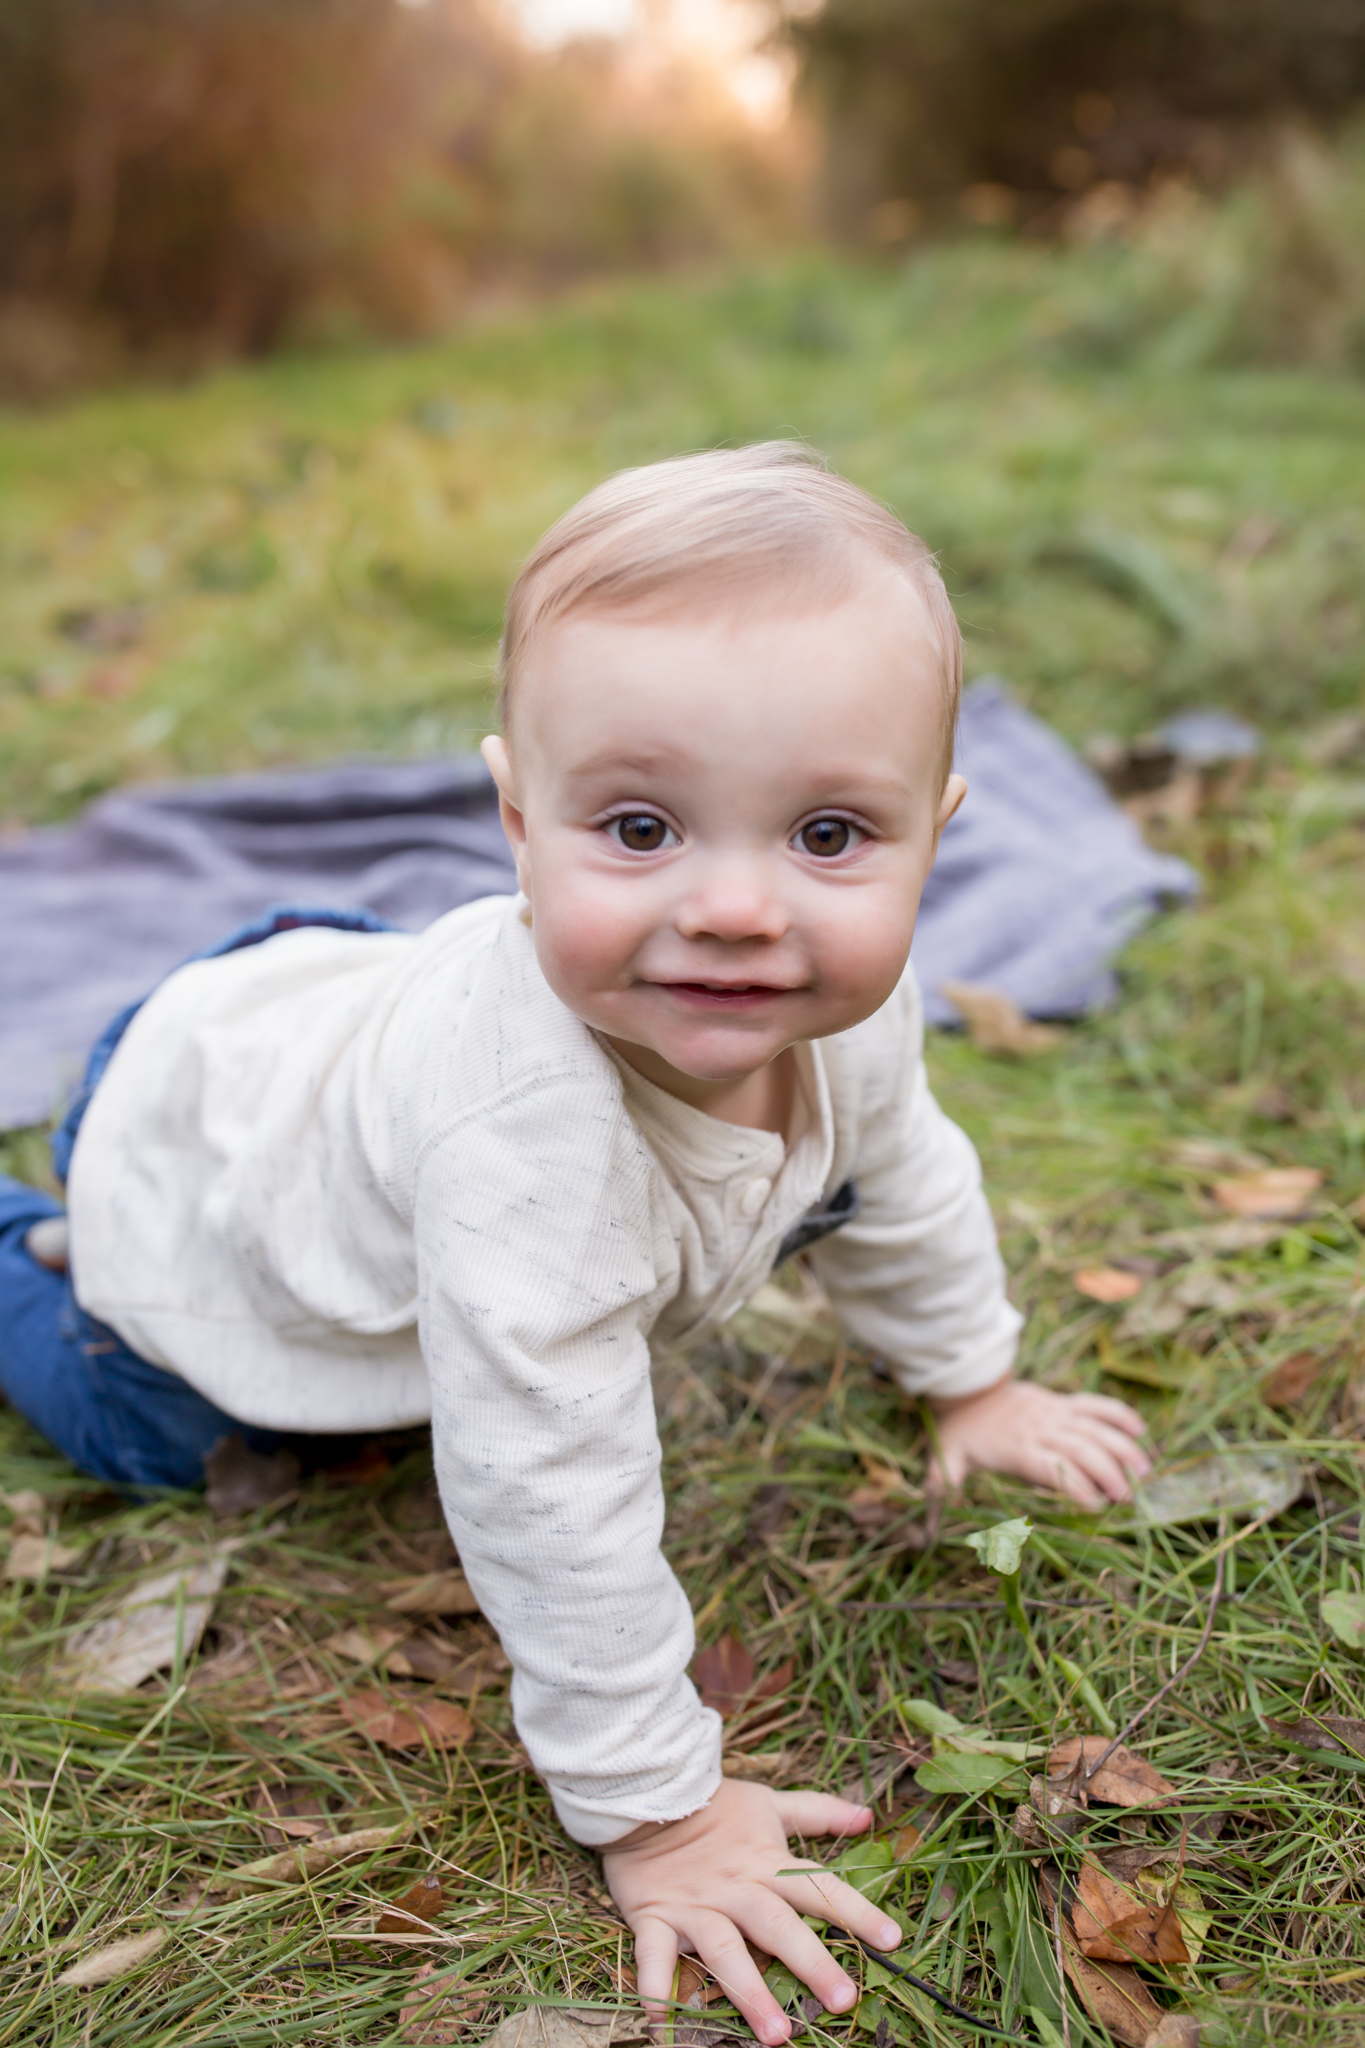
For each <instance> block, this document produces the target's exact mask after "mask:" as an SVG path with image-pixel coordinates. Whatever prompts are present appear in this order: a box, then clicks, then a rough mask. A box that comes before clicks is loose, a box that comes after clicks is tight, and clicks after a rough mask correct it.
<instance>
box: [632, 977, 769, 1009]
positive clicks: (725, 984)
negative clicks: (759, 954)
mask: <svg viewBox="0 0 1365 2048" xmlns="http://www.w3.org/2000/svg"><path fill="white" fill-rule="evenodd" d="M658 986H660V987H662V988H665V989H667V991H668V993H669V994H670V995H672V996H676V997H677V998H678V999H679V1001H681V1002H684V1003H692V1004H696V1005H697V1006H698V1007H700V1008H704V1009H720V1010H751V1009H757V1008H758V1006H759V1005H760V1004H763V1003H771V1002H775V1001H776V1000H777V998H778V997H779V996H785V995H790V994H791V990H790V989H787V988H780V987H776V986H774V984H773V983H772V982H767V981H738V982H736V981H666V982H661V983H659V984H658Z"/></svg>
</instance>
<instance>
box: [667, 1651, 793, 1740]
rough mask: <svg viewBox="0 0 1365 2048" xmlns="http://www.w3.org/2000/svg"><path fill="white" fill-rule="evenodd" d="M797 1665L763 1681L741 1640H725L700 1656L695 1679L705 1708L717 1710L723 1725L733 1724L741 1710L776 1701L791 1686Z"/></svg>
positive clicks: (694, 1668)
mask: <svg viewBox="0 0 1365 2048" xmlns="http://www.w3.org/2000/svg"><path fill="white" fill-rule="evenodd" d="M795 1668H796V1667H795V1666H794V1665H793V1664H790V1663H787V1664H780V1665H779V1666H778V1668H777V1670H776V1671H769V1672H768V1673H766V1675H765V1676H764V1677H762V1678H759V1677H758V1675H757V1667H756V1666H755V1664H754V1660H753V1658H752V1657H751V1656H750V1655H749V1652H748V1651H747V1650H746V1649H745V1647H744V1645H743V1643H741V1642H740V1640H739V1638H738V1636H732V1635H726V1636H722V1637H721V1639H720V1641H719V1642H717V1643H708V1644H707V1646H706V1648H705V1649H704V1650H699V1651H698V1652H697V1655H696V1658H695V1660H694V1662H693V1665H692V1677H693V1680H694V1682H695V1684H696V1687H697V1690H698V1692H699V1693H700V1694H701V1698H702V1705H703V1706H706V1707H714V1708H715V1710H716V1712H717V1713H718V1714H719V1715H720V1717H721V1719H722V1721H730V1720H733V1719H734V1717H735V1715H736V1714H737V1713H738V1712H739V1710H740V1708H741V1707H745V1706H755V1705H757V1704H758V1703H759V1702H761V1701H763V1700H770V1699H774V1698H775V1697H776V1696H777V1694H778V1693H780V1692H783V1691H784V1690H785V1689H786V1687H787V1686H788V1685H790V1683H791V1679H792V1673H793V1671H794V1670H795Z"/></svg>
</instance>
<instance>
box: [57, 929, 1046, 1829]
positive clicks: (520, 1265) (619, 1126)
mask: <svg viewBox="0 0 1365 2048" xmlns="http://www.w3.org/2000/svg"><path fill="white" fill-rule="evenodd" d="M523 909H524V906H522V905H521V904H520V903H519V901H518V899H515V898H508V897H495V898H490V899H486V900H484V901H482V902H478V903H474V904H471V905H469V906H467V907H466V908H465V909H462V910H457V911H452V912H451V913H450V915H449V916H447V917H443V918H441V919H440V920H439V921H438V922H437V923H436V924H434V925H432V926H431V927H430V928H429V929H428V930H427V931H425V932H423V933H422V934H420V935H419V936H416V937H414V936H411V935H409V934H406V933H394V934H387V933H383V934H373V933H349V932H338V931H334V930H330V929H321V928H304V929H301V930H298V931H291V932H287V933H283V934H281V935H279V936H278V937H275V938H273V939H271V940H269V941H268V942H266V943H265V944H263V945H259V946H255V947H251V948H249V949H246V950H243V951H240V952H236V953H229V954H226V955H223V956H220V957H218V958H215V959H211V960H203V961H199V962H196V963H194V964H192V965H190V966H187V967H182V968H181V969H179V970H178V972H176V973H175V974H173V975H171V976H170V978H169V979H168V980H167V981H165V982H163V983H162V985H161V987H160V988H159V989H158V990H157V991H156V993H155V994H154V995H153V996H152V997H151V998H150V999H149V1000H148V1002H147V1003H146V1004H145V1005H144V1007H143V1008H142V1009H141V1010H140V1011H139V1012H138V1014H137V1016H136V1017H135V1018H134V1020H133V1022H132V1024H131V1025H130V1026H129V1029H128V1031H127V1034H126V1036H125V1037H124V1039H123V1041H122V1043H121V1044H120V1045H119V1047H118V1050H117V1051H116V1053H115V1054H114V1058H113V1060H112V1062H111V1064H110V1066H109V1068H108V1070H107V1072H106V1074H105V1076H104V1078H103V1080H102V1081H101V1082H100V1084H99V1087H98V1088H97V1089H96V1091H95V1095H94V1098H93V1100H92V1102H91V1104H90V1108H89V1110H88V1111H87V1114H86V1118H85V1122H84V1124H83V1125H82V1128H81V1132H80V1136H79V1138H78V1140H77V1144H76V1150H75V1155H74V1158H73V1161H72V1167H71V1175H70V1182H69V1186H68V1200H69V1209H70V1221H71V1253H72V1270H73V1276H74V1280H75V1285H76V1291H77V1294H78V1296H79V1299H80V1300H81V1302H82V1304H83V1305H84V1306H85V1307H86V1308H87V1309H89V1310H90V1311H91V1313H93V1314H94V1315H96V1316H99V1317H101V1318H102V1319H103V1320H104V1321H105V1322H107V1323H109V1324H111V1325H112V1326H113V1328H114V1329H115V1330H117V1331H118V1332H119V1334H120V1335H121V1336H122V1337H123V1338H124V1339H125V1340H126V1342H127V1343H129V1344H130V1345H131V1346H132V1347H133V1348H134V1349H135V1350H136V1351H138V1352H140V1353H141V1354H142V1356H143V1357H145V1358H148V1359H151V1360H153V1361H154V1362H155V1363H157V1364H159V1365H162V1366H164V1367H166V1368H167V1369H168V1370H170V1371H172V1372H175V1373H178V1374H179V1375H181V1376H182V1377H183V1378H184V1379H186V1380H188V1381H189V1382H190V1384H191V1385H192V1386H194V1387H197V1388H198V1389H199V1391H200V1392H201V1393H202V1394H204V1395H206V1396H207V1398H208V1399H209V1400H211V1401H213V1402H215V1403H216V1404H217V1405H218V1406H219V1407H221V1408H223V1409H224V1410H226V1412H227V1413H228V1414H230V1415H233V1416H236V1417H238V1418H239V1419H241V1420H242V1421H244V1422H252V1423H257V1424H261V1425H264V1426H268V1427H274V1428H278V1429H285V1430H317V1431H327V1432H332V1431H343V1430H368V1429H383V1428H392V1427H397V1426H400V1425H403V1424H407V1423H413V1422H417V1421H420V1420H422V1419H424V1418H426V1417H427V1416H430V1418H431V1423H432V1436H433V1445H434V1454H435V1461H436V1471H437V1476H438V1479H439V1482H440V1488H441V1496H442V1500H443V1502H444V1505H445V1510H446V1514H447V1517H448V1519H449V1522H450V1528H451V1533H452V1535H453V1536H454V1539H455V1541H456V1544H457V1545H458V1547H459V1552H460V1557H461V1561H462V1563H463V1565H464V1568H465V1570H466V1572H467V1574H468V1576H469V1580H470V1583H471V1585H472V1586H473V1588H474V1590H475V1592H476V1594H477V1595H478V1598H479V1603H480V1606H481V1607H482V1609H483V1611H484V1613H485V1614H486V1615H487V1616H488V1618H489V1620H490V1621H491V1622H492V1623H493V1625H494V1626H495V1628H496V1629H497V1630H498V1633H499V1635H500V1637H501V1639H502V1642H503V1644H504V1647H505V1648H506V1650H507V1652H508V1655H509V1656H510V1658H511V1660H512V1664H513V1667H514V1677H513V1691H512V1700H513V1710H514V1713H515V1716H516V1722H517V1727H518V1729H519V1732H520V1734H521V1737H522V1740H523V1741H524V1743H525V1744H526V1748H527V1750H528V1752H529V1754H530V1756H531V1759H532V1761H533V1763H534V1764H535V1765H536V1767H537V1769H538V1770H540V1771H541V1772H542V1773H543V1775H544V1776H545V1778H546V1780H547V1782H548V1784H549V1786H550V1789H551V1792H552V1794H553V1797H554V1800H555V1804H556V1807H557V1809H558V1812H559V1815H560V1818H561V1820H562V1821H563V1823H564V1825H565V1827H566V1828H567V1829H568V1831H569V1832H570V1833H571V1834H572V1835H574V1836H576V1837H577V1838H578V1840H579V1841H582V1842H587V1843H595V1844H602V1843H606V1842H610V1841H613V1840H615V1839H616V1838H617V1837H618V1836H620V1835H623V1834H625V1833H627V1832H629V1830H630V1829H632V1828H633V1827H635V1826H637V1825H638V1824H639V1823H640V1822H641V1821H646V1820H654V1821H662V1820H669V1819H674V1818H677V1817H678V1816H680V1815H682V1814H685V1813H688V1812H691V1811H693V1810H694V1809H695V1808H696V1807H698V1806H700V1805H702V1804H703V1803H704V1802H705V1801H706V1800H707V1799H708V1798H709V1797H710V1796H711V1793H712V1792H713V1791H714V1789H715V1787H716V1784H717V1782H718V1778H719V1769H720V1756H719V1752H720V1729H719V1723H718V1721H717V1719H716V1716H715V1715H714V1714H713V1713H711V1712H710V1711H709V1710H707V1709H705V1708H703V1707H702V1706H701V1704H700V1702H699V1701H698V1699H697V1696H696V1694H695V1692H694V1690H693V1688H692V1685H691V1683H690V1681H689V1679H688V1677H687V1666H688V1663H689V1661H690V1659H691V1655H692V1649H693V1634H692V1621H691V1615H690V1613H689V1611H688V1607H687V1603H686V1600H685V1598H684V1596H683V1592H682V1589H681V1587H680V1586H679V1584H678V1582H677V1580H676V1579H675V1578H674V1576H673V1574H672V1572H671V1571H670V1570H669V1567H668V1565H667V1564H666V1563H665V1561H664V1558H663V1556H662V1554H661V1551H660V1547H659V1544H660V1536H661V1533H662V1528H663V1513H664V1507H663V1494H662V1489H661V1485H660V1475H659V1463H660V1459H659V1441H658V1434H657V1430H656V1426H655V1417H654V1405H653V1399H652V1394H651V1386H650V1343H651V1340H654V1341H655V1342H660V1341H663V1342H669V1343H674V1344H676V1343H682V1342H686V1341H687V1340H689V1339H690V1338H692V1337H693V1336H695V1335H697V1334H699V1333H700V1332H702V1331H704V1330H705V1329H707V1328H709V1327H714V1326H715V1325H717V1324H720V1323H722V1322H723V1321H724V1320H725V1318H726V1317H727V1316H728V1315H730V1314H731V1313H733V1311H734V1310H735V1309H737V1308H739V1307H740V1306H741V1305H742V1304H743V1303H744V1301H746V1300H747V1299H748V1297H749V1296H750V1295H751V1294H753V1293H754V1292H755V1290H756V1289H757V1288H758V1287H759V1285H760V1284H761V1283H762V1281H763V1280H764V1279H765V1278H766V1277H767V1274H768V1273H769V1271H770V1269H771V1267H772V1265H773V1261H774V1258H775V1257H776V1255H777V1252H778V1249H779V1247H780V1246H781V1244H782V1240H783V1238H784V1237H785V1236H786V1234H787V1232H788V1231H789V1230H790V1229H791V1228H792V1227H793V1226H794V1225H796V1224H797V1223H798V1222H799V1221H800V1219H801V1218H802V1217H803V1216H804V1215H806V1214H807V1213H808V1212H809V1211H810V1210H812V1209H813V1208H818V1207H820V1206H822V1205H824V1204H826V1203H828V1201H829V1199H830V1197H831V1196H832V1195H833V1194H834V1193H835V1192H836V1191H837V1190H839V1189H841V1188H842V1186H843V1184H844V1183H845V1182H846V1181H849V1180H852V1181H853V1182H854V1183H855V1185H856V1187H857V1190H858V1195H859V1198H860V1208H859V1210H858V1213H857V1215H856V1217H855V1219H854V1220H853V1221H851V1222H849V1223H847V1224H846V1225H845V1226H844V1227H843V1228H842V1229H841V1230H839V1231H838V1232H837V1233H836V1234H834V1235H831V1236H828V1237H826V1238H824V1239H823V1240H822V1241H821V1242H820V1243H819V1244H818V1245H817V1246H816V1247H815V1248H814V1250H813V1252H812V1257H813V1259H814V1262H815V1264H816V1267H817V1270H818V1272H819V1276H820V1279H821V1281H822V1282H823V1284H824V1287H825V1289H826V1291H827V1293H828V1294H829V1296H830V1298H831V1300H832V1301H833V1302H834V1304H835V1306H836V1308H837V1309H838V1311H839V1314H840V1316H841V1317H842V1319H843V1322H844V1324H845V1325H846V1327H847V1329H848V1331H849V1333H850V1334H851V1335H852V1336H853V1337H854V1338H855V1339H856V1340H858V1341H859V1342H861V1343H864V1344H866V1345H868V1346H870V1347H871V1348H872V1349H874V1350H876V1351H877V1352H879V1353H880V1354H881V1355H882V1357H883V1358H884V1359H885V1360H886V1362H887V1363H888V1365H889V1366H890V1368H891V1369H892V1371H893V1372H894V1373H895V1375H896V1377H897V1379H898V1380H899V1381H900V1384H901V1385H902V1386H903V1387H904V1388H905V1389H906V1391H907V1392H909V1393H912V1394H918V1393H924V1392H934V1393H942V1394H965V1393H970V1392H972V1391H974V1390H976V1389H978V1388H980V1387H984V1386H988V1385H990V1384H991V1383H992V1382H993V1381H994V1380H996V1379H998V1378H999V1377H1000V1376H1001V1375H1002V1374H1003V1373H1004V1372H1005V1371H1007V1370H1008V1368H1009V1365H1010V1363H1011V1361H1012V1358H1013V1354H1014V1348H1015V1342H1016V1335H1017V1330H1018V1323H1019V1318H1018V1316H1017V1314H1016V1313H1015V1311H1014V1310H1013V1309H1012V1308H1011V1307H1010V1305H1009V1303H1008V1301H1007V1299H1006V1295H1005V1284H1004V1274H1003V1270H1002V1267H1001V1263H1000V1258H999V1253H998V1251H997V1248H996V1241H995V1233H994V1229H993V1227H992V1223H991V1218H990V1213H989V1210H988V1209H987V1206H986V1202H985V1199H984V1196H983V1194H982V1191H981V1185H980V1175H979V1170H978V1165H977V1159H976V1154H975V1152H974V1151H973V1149H972V1147H971V1145H970V1143H969V1142H968V1140H967V1139H966V1137H965V1136H964V1135H963V1134H962V1132H961V1131H960V1130H959V1129H958V1128H957V1126H956V1125H955V1124H953V1123H950V1122H949V1120H948V1119H947V1118H946V1117H945V1116H944V1115H943V1113H942V1112H941V1110H940V1109H939V1108H938V1106H937V1104H936V1103H935V1101H934V1099H933V1097H932V1095H931V1094H930V1092H929V1088H928V1084H927V1081H926V1078H925V1072H924V1064H923V1059H922V1053H921V1036H922V1024H921V1015H920V1004H919V997H918V994H917V991H916V988H915V983H914V980H913V978H912V976H911V975H910V974H909V973H907V974H906V976H905V979H904V980H903V981H902V983H901V985H900V987H899V988H898V989H897V991H896V993H895V994H894V995H893V996H892V998H891V1000H890V1001H889V1002H887V1003H886V1004H885V1005H884V1006H883V1008H882V1009H880V1010H879V1011H878V1012H877V1013H876V1014H875V1015H874V1016H872V1017H870V1018H868V1019H867V1021H866V1022H865V1023H863V1024H860V1025H858V1026H857V1027H856V1028H855V1029H853V1030H851V1031H846V1032H842V1033H839V1034H838V1035H837V1036H835V1037H831V1038H826V1039H823V1040H819V1041H817V1042H815V1043H813V1044H811V1045H809V1046H803V1047H801V1048H798V1054H799V1067H800V1075H801V1089H802V1115H801V1117H800V1120H799V1125H798V1126H797V1127H798V1128H799V1129H800V1132H801V1134H800V1135H799V1136H798V1137H796V1138H795V1139H794V1140H793V1142H791V1143H790V1144H788V1143H786V1142H785V1141H784V1140H783V1139H782V1138H781V1137H779V1136H776V1135H774V1134H773V1133H770V1132H766V1131H754V1130H746V1129H741V1128H739V1127H738V1126H736V1125H732V1124H725V1123H721V1122H718V1121H717V1120H716V1119H715V1118H713V1117H708V1116H706V1115H704V1114H703V1113H702V1112H700V1111H698V1110H695V1109H692V1108H691V1107H689V1106H688V1105H686V1104H684V1103H681V1102H678V1101H676V1100H675V1099H674V1098H673V1097H671V1096H669V1095H666V1094H665V1093H663V1091H662V1090H660V1089H658V1088H655V1087H654V1086H653V1085H652V1084H651V1083H649V1082H647V1081H645V1080H643V1079H641V1078H640V1076H639V1075H637V1074H635V1073H634V1071H633V1070H632V1069H630V1068H628V1067H626V1066H625V1065H624V1063H622V1062H620V1061H619V1060H618V1059H617V1058H616V1057H615V1056H614V1055H613V1054H612V1053H611V1052H610V1051H609V1050H608V1049H607V1048H606V1047H605V1046H604V1044H603V1043H602V1041H601V1040H600V1039H599V1038H598V1037H597V1036H596V1035H595V1034H594V1033H593V1032H592V1031H591V1030H590V1029H589V1028H588V1026H587V1025H585V1024H583V1023H582V1022H581V1021H580V1020H579V1019H578V1018H577V1017H575V1016H574V1015H573V1014H572V1013H571V1012H570V1011H569V1010H568V1009H566V1008H565V1006H564V1005H563V1003H561V1002H560V1000H559V998H558V997H557V996H556V995H555V994H554V993H553V991H552V990H551V989H550V987H549V985H548V983H547V982H546V981H545V978H544V976H543V975H542V974H541V972H540V969H539V966H538V965H537V961H536V956H535V949H534V945H533V943H532V938H531V934H530V932H529V930H528V929H527V926H526V924H525V922H524V921H523V915H522V912H523Z"/></svg>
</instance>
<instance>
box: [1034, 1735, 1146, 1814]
mask: <svg viewBox="0 0 1365 2048" xmlns="http://www.w3.org/2000/svg"><path fill="white" fill-rule="evenodd" d="M1108 1747H1109V1744H1108V1742H1107V1741H1106V1740H1105V1738H1104V1736H1102V1735H1073V1736H1071V1737H1069V1738H1068V1740H1067V1741H1065V1742H1059V1743H1058V1744H1057V1745H1056V1747H1055V1748H1054V1749H1053V1751H1052V1753H1051V1755H1050V1756H1049V1757H1048V1760H1047V1774H1048V1777H1049V1778H1063V1779H1070V1778H1071V1777H1072V1776H1073V1774H1075V1773H1076V1770H1077V1766H1078V1765H1082V1766H1083V1767H1084V1769H1085V1770H1090V1769H1092V1768H1093V1766H1094V1765H1095V1764H1097V1763H1099V1760H1100V1758H1101V1757H1102V1756H1103V1755H1104V1753H1105V1751H1106V1750H1107V1749H1108ZM1085 1792H1086V1796H1087V1798H1089V1799H1092V1800H1094V1799H1098V1800H1099V1801H1100V1802H1101V1804H1102V1805H1106V1806H1157V1805H1159V1804H1160V1803H1161V1802H1162V1800H1165V1799H1174V1798H1176V1797H1177V1796H1178V1795H1177V1793H1176V1789H1175V1786H1174V1785H1172V1784H1171V1783H1170V1781H1169V1779H1167V1778H1163V1777H1162V1775H1161V1773H1160V1771H1157V1770H1154V1769H1153V1768H1152V1766H1151V1764H1149V1763H1148V1761H1147V1759H1146V1757H1142V1756H1139V1755H1138V1754H1137V1751H1136V1750H1132V1749H1125V1748H1124V1747H1123V1745H1122V1744H1120V1746H1119V1747H1118V1748H1117V1749H1116V1750H1115V1751H1114V1754H1113V1755H1112V1756H1111V1757H1110V1758H1109V1761H1108V1762H1107V1763H1106V1764H1103V1765H1101V1767H1100V1769H1099V1770H1098V1771H1096V1772H1095V1775H1094V1777H1093V1778H1089V1779H1087V1780H1086V1781H1085Z"/></svg>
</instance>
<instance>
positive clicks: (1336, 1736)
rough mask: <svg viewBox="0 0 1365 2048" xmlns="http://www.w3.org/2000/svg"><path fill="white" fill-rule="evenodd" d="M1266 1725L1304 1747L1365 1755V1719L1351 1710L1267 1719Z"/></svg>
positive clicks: (1282, 1736)
mask: <svg viewBox="0 0 1365 2048" xmlns="http://www.w3.org/2000/svg"><path fill="white" fill-rule="evenodd" d="M1265 1725H1266V1727H1267V1728H1269V1729H1270V1731H1271V1733H1272V1734H1274V1735H1278V1736H1280V1737H1281V1738H1282V1740H1283V1741H1285V1742H1297V1743H1298V1745H1299V1747H1300V1748H1301V1749H1328V1750H1336V1751H1338V1752H1342V1751H1344V1752H1345V1753H1346V1754H1347V1755H1349V1756H1358V1757H1361V1758H1365V1721H1357V1720H1355V1719H1354V1718H1353V1717H1352V1716H1350V1715H1348V1714H1318V1715H1315V1716H1314V1718H1313V1719H1312V1720H1311V1721H1310V1720H1307V1719H1303V1720H1298V1721H1274V1720H1271V1719H1269V1718H1267V1720H1266V1724H1265Z"/></svg>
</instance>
